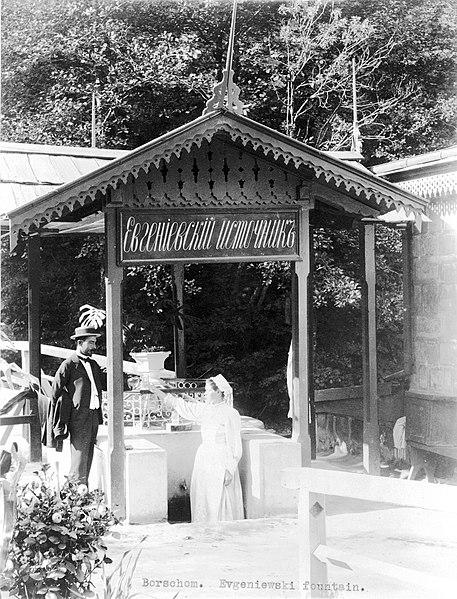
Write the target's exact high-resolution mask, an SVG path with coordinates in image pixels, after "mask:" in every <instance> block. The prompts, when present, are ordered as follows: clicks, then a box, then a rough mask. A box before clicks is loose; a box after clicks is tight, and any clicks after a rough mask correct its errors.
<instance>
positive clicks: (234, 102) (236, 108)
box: [203, 0, 244, 114]
mask: <svg viewBox="0 0 457 599" xmlns="http://www.w3.org/2000/svg"><path fill="white" fill-rule="evenodd" d="M236 11H237V0H233V10H232V23H231V26H230V36H229V44H228V48H227V60H226V63H225V69H224V70H223V71H222V81H220V82H219V83H217V84H216V85H215V86H214V88H213V94H212V96H211V98H210V99H209V100H208V101H207V102H206V107H205V109H204V111H203V114H207V113H208V112H211V111H213V110H217V109H218V108H224V107H225V108H226V109H227V110H230V111H231V112H236V113H238V114H243V110H244V106H243V103H242V102H241V101H240V99H239V95H240V88H239V87H238V86H237V85H236V84H235V83H234V82H233V69H232V63H233V51H234V47H235V24H236ZM226 98H227V100H226Z"/></svg>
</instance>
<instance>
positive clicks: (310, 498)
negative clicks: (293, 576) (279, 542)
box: [298, 484, 328, 599]
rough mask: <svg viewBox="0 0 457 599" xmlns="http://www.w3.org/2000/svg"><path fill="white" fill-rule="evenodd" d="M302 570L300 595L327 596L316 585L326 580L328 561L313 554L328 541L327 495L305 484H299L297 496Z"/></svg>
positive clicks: (299, 573)
mask: <svg viewBox="0 0 457 599" xmlns="http://www.w3.org/2000/svg"><path fill="white" fill-rule="evenodd" d="M298 526H299V531H300V541H299V572H298V588H299V591H300V597H306V599H308V598H309V597H321V596H322V597H328V593H327V592H322V593H319V591H316V590H315V589H316V587H317V586H318V585H319V586H320V585H324V586H323V588H325V583H326V582H327V564H326V563H324V562H322V561H321V560H319V559H317V557H316V556H315V555H314V552H315V550H316V549H317V548H318V547H319V545H326V544H327V539H326V526H325V495H322V494H320V493H313V492H311V491H310V487H309V486H308V485H306V484H301V485H300V492H299V499H298Z"/></svg>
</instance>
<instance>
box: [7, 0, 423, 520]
mask: <svg viewBox="0 0 457 599" xmlns="http://www.w3.org/2000/svg"><path fill="white" fill-rule="evenodd" d="M235 14H236V2H235V3H234V11H233V17H232V29H231V35H230V42H229V50H228V57H227V65H226V68H225V70H224V74H223V79H222V81H221V83H219V84H218V85H217V86H216V87H215V89H214V94H213V96H212V98H211V99H210V100H209V101H208V103H207V105H206V108H205V110H204V113H203V115H202V116H201V117H199V118H197V119H195V120H193V121H192V122H190V123H188V124H186V125H184V126H182V127H180V128H178V129H176V130H174V131H171V132H169V133H167V134H165V135H163V136H161V137H159V138H157V139H155V140H153V141H151V142H149V143H147V144H145V145H143V146H141V147H140V148H137V149H135V150H133V151H131V152H128V153H126V154H124V155H122V156H120V157H119V158H115V159H113V160H111V161H110V162H109V163H107V164H105V165H102V166H100V167H99V168H96V169H95V170H93V171H91V172H88V173H87V174H84V175H82V176H80V177H77V178H75V179H74V180H72V181H70V182H68V183H65V184H63V185H61V186H59V187H57V188H56V189H53V190H51V191H49V192H48V193H45V194H44V195H40V196H39V197H37V198H36V199H33V200H31V201H29V202H27V203H25V204H23V205H21V206H18V207H17V208H15V209H13V210H11V211H9V213H8V218H9V222H10V236H11V246H12V247H14V246H15V245H16V243H17V242H18V239H19V238H26V239H27V243H28V249H29V252H28V256H29V273H31V276H30V280H29V303H30V323H29V331H30V334H29V341H30V368H31V374H34V375H35V376H38V377H39V375H40V326H39V322H40V316H39V276H38V274H37V273H39V247H40V238H41V237H43V236H47V235H63V234H84V233H100V234H104V236H105V244H106V260H107V264H106V271H105V272H106V278H105V285H106V311H107V320H106V330H107V339H106V345H107V363H108V369H107V371H108V390H107V393H108V398H109V410H108V436H109V439H108V479H109V483H108V491H109V492H108V495H109V502H110V505H111V507H112V509H114V510H115V512H117V513H118V515H120V516H122V515H124V514H125V497H126V493H125V456H124V454H125V447H124V422H123V376H122V284H123V276H124V267H126V266H129V265H138V264H150V263H154V262H162V263H169V264H172V265H174V268H175V269H179V268H182V265H183V264H185V263H191V262H238V261H245V262H246V261H248V262H253V261H261V262H264V261H273V260H275V261H276V260H286V261H290V262H291V264H292V267H293V278H292V307H293V309H292V313H293V318H292V321H293V322H292V345H293V365H292V380H293V385H292V387H293V402H292V404H293V410H292V417H293V439H294V440H295V441H298V442H300V444H301V447H302V463H303V465H309V463H310V460H311V457H312V443H311V436H312V435H313V429H314V427H313V424H314V417H313V385H312V359H311V358H312V356H311V351H310V347H311V344H310V337H311V335H310V307H309V300H310V297H311V293H310V291H311V288H312V283H311V274H312V251H311V249H312V235H311V234H310V231H311V229H310V225H311V224H312V223H313V222H314V223H317V224H321V225H323V224H329V223H334V222H336V221H339V222H345V223H346V224H350V225H351V226H352V225H353V224H354V223H355V224H358V225H359V227H360V240H361V244H360V248H361V250H360V254H361V264H362V299H363V301H362V329H363V330H362V338H363V387H364V398H363V415H364V429H363V440H364V464H365V467H366V470H367V471H368V472H370V473H374V474H376V473H379V426H378V409H377V400H378V398H377V376H376V370H377V369H376V314H375V232H374V230H375V223H377V222H379V220H378V219H379V217H382V215H384V214H386V213H389V212H392V211H394V212H395V213H396V214H397V215H401V219H403V220H404V219H406V220H409V221H411V220H413V221H414V220H415V221H416V222H417V223H419V222H420V219H421V212H422V210H423V208H424V207H425V206H426V201H425V200H422V199H420V198H418V197H416V196H414V195H412V194H411V193H409V192H407V191H405V190H402V189H400V188H398V187H397V186H396V185H394V184H392V183H389V182H387V181H384V180H382V179H380V178H378V177H377V176H375V175H373V174H372V173H371V172H369V171H368V170H367V169H365V168H364V167H362V166H361V165H360V164H359V163H358V160H360V159H361V156H360V155H359V154H357V153H353V152H346V153H328V152H321V151H318V150H315V149H313V148H311V147H310V146H307V145H305V144H303V143H301V142H299V141H297V140H294V139H291V138H289V137H287V136H285V135H283V134H281V133H279V132H277V131H274V130H272V129H270V128H268V127H265V126H263V125H261V124H259V123H257V122H255V121H253V120H251V119H249V118H247V117H246V116H245V114H244V112H245V111H244V107H243V104H242V103H241V101H240V100H239V89H238V87H237V86H236V85H235V84H234V83H233V71H232V67H231V61H232V54H233V42H234V25H235ZM397 220H398V219H397ZM409 226H411V225H409Z"/></svg>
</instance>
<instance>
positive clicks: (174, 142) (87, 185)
mask: <svg viewBox="0 0 457 599" xmlns="http://www.w3.org/2000/svg"><path fill="white" fill-rule="evenodd" d="M219 135H224V136H225V137H227V138H229V140H230V141H231V143H233V144H234V145H238V146H239V147H240V148H245V149H249V150H251V151H253V152H258V153H259V152H260V153H262V154H263V155H264V156H265V157H266V159H267V160H271V161H275V162H277V163H279V164H280V165H281V166H283V167H286V168H288V169H294V170H295V171H296V172H297V174H300V172H305V171H307V172H309V171H311V172H312V174H313V177H314V178H315V180H317V181H318V182H319V183H323V184H324V185H325V184H327V185H332V186H333V187H334V188H336V189H340V190H342V191H343V192H344V193H346V194H348V195H350V196H351V197H352V198H353V199H354V200H355V201H357V202H360V203H363V204H365V205H368V206H371V207H373V208H376V210H377V211H378V212H379V213H383V212H387V211H389V210H392V209H396V210H400V209H403V210H404V211H405V213H406V214H407V215H408V216H409V215H410V214H415V215H416V216H417V218H419V216H420V214H421V212H422V210H423V209H424V208H425V206H426V204H427V201H426V200H423V199H421V198H418V197H417V196H414V195H412V194H411V193H409V192H407V191H405V190H402V189H400V188H399V187H397V186H396V185H395V184H392V183H390V182H388V181H386V180H384V179H381V178H380V177H378V176H377V175H375V174H373V173H371V172H369V171H367V170H366V169H364V168H360V165H359V164H357V163H354V161H346V160H341V159H339V158H337V157H335V156H334V155H332V154H331V153H326V152H321V151H319V150H316V149H314V148H312V147H310V146H308V145H306V144H304V143H302V142H300V141H297V140H294V139H291V138H290V137H288V136H286V135H284V134H282V133H279V132H278V131H275V130H273V129H270V128H269V127H266V126H264V125H261V124H259V123H257V122H255V121H252V120H251V119H249V118H247V117H245V116H243V115H241V114H235V113H233V112H230V111H228V110H226V109H224V108H218V109H216V110H214V111H212V112H209V113H207V114H204V115H202V116H200V117H198V118H197V119H195V120H193V121H191V122H190V123H188V124H186V125H183V126H181V127H179V128H178V129H175V130H173V131H171V132H169V133H166V134H165V135H162V136H161V137H159V138H157V139H154V140H152V141H150V142H148V143H146V144H144V145H143V146H141V147H139V148H137V149H135V150H132V151H129V152H126V153H124V154H122V155H121V156H119V157H117V158H114V159H113V160H110V161H109V162H107V161H105V163H104V164H102V165H100V166H98V167H97V168H95V169H94V170H91V171H90V172H86V173H82V174H81V175H80V176H77V177H75V178H74V179H72V180H70V181H66V182H64V183H63V184H62V185H60V186H58V187H55V188H50V189H49V191H47V193H44V195H41V196H39V197H37V198H36V199H32V200H31V201H29V202H27V203H25V204H23V205H20V206H17V207H15V208H13V209H12V210H10V211H9V212H8V217H9V219H10V226H11V235H12V244H13V245H14V244H15V240H16V238H17V236H18V235H19V234H20V233H21V232H22V233H24V234H28V233H30V232H33V231H36V230H38V229H40V228H42V227H43V226H45V225H47V224H49V223H51V222H52V221H56V220H72V219H71V218H68V215H69V214H71V213H72V212H73V211H78V210H79V211H80V213H81V214H83V216H84V217H87V216H88V215H92V214H93V213H95V212H97V211H100V209H101V203H100V195H104V194H105V193H107V192H108V191H109V189H116V188H117V187H118V186H119V185H120V184H121V183H126V182H127V180H128V179H129V177H133V178H136V177H138V175H139V173H140V171H141V170H143V171H144V172H146V173H147V172H148V170H149V168H150V167H151V166H155V167H159V165H160V164H161V163H162V162H163V161H165V162H169V161H170V159H171V158H172V157H173V156H177V157H179V156H180V155H181V153H182V152H188V153H190V152H191V151H192V149H193V148H194V147H195V146H197V147H200V146H201V144H202V143H203V141H204V140H206V141H208V142H210V141H211V139H212V138H213V137H215V136H219ZM81 209H82V210H81ZM73 220H74V219H73ZM91 226H92V227H93V218H92V224H91ZM72 227H73V228H74V223H73V225H72ZM83 231H84V227H83V225H82V223H81V232H83ZM87 232H89V231H87Z"/></svg>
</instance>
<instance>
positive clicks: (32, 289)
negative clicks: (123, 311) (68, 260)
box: [22, 235, 41, 462]
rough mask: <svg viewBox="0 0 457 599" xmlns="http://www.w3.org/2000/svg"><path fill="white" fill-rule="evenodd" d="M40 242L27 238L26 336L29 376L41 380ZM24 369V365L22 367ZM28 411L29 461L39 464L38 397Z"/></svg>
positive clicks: (38, 237)
mask: <svg viewBox="0 0 457 599" xmlns="http://www.w3.org/2000/svg"><path fill="white" fill-rule="evenodd" d="M40 249H41V240H40V236H39V235H30V236H29V237H28V247H27V250H28V251H27V256H28V335H29V364H28V370H29V373H30V374H31V375H33V376H34V377H36V378H37V379H38V380H41V301H40V279H41V257H40ZM22 366H23V367H24V365H22ZM27 403H28V411H29V414H30V415H32V416H36V418H34V419H33V420H32V422H31V423H30V425H29V426H30V428H29V429H28V430H29V433H30V434H29V435H27V438H28V441H29V443H30V460H31V461H32V462H41V426H40V420H39V411H38V397H34V398H31V399H29V400H28V402H27Z"/></svg>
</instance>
